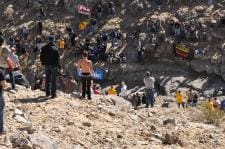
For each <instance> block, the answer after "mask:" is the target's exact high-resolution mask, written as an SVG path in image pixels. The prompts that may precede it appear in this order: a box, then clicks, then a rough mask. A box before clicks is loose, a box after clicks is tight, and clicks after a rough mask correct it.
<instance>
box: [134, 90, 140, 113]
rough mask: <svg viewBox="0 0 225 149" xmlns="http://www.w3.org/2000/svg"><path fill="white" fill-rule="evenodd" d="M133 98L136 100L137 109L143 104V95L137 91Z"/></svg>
mask: <svg viewBox="0 0 225 149" xmlns="http://www.w3.org/2000/svg"><path fill="white" fill-rule="evenodd" d="M133 100H134V102H135V107H134V109H135V110H137V108H138V106H140V105H141V101H142V100H141V96H140V95H139V93H136V94H135V95H134V97H133Z"/></svg>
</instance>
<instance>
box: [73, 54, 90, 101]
mask: <svg viewBox="0 0 225 149" xmlns="http://www.w3.org/2000/svg"><path fill="white" fill-rule="evenodd" d="M77 69H79V70H80V71H81V82H82V98H85V95H86V94H87V96H88V99H89V100H91V76H92V74H94V70H93V66H92V62H91V61H90V60H88V52H87V51H84V52H83V58H82V59H81V60H79V62H78V67H77ZM79 70H78V71H79Z"/></svg>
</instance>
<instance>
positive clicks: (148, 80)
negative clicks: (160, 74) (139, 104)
mask: <svg viewBox="0 0 225 149" xmlns="http://www.w3.org/2000/svg"><path fill="white" fill-rule="evenodd" d="M143 81H144V84H145V94H146V108H148V107H149V104H150V105H151V107H153V106H154V92H155V91H154V84H155V79H154V77H151V76H150V72H149V71H147V72H146V76H145V77H144V80H143Z"/></svg>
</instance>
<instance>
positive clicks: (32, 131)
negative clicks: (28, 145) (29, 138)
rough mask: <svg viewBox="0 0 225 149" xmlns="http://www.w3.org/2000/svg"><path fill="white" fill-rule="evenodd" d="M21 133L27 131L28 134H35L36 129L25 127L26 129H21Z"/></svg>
mask: <svg viewBox="0 0 225 149" xmlns="http://www.w3.org/2000/svg"><path fill="white" fill-rule="evenodd" d="M19 130H20V131H27V133H28V134H33V133H34V132H35V131H36V129H34V128H33V127H32V126H25V127H21V128H19Z"/></svg>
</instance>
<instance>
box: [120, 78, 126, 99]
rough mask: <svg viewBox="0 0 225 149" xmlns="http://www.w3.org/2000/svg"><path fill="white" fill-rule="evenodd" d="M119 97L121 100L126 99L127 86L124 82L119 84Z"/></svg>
mask: <svg viewBox="0 0 225 149" xmlns="http://www.w3.org/2000/svg"><path fill="white" fill-rule="evenodd" d="M120 96H121V97H123V98H127V85H126V84H125V82H124V81H123V82H121V89H120Z"/></svg>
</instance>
